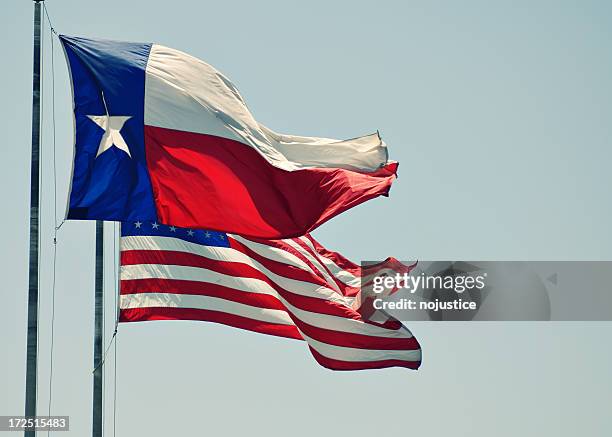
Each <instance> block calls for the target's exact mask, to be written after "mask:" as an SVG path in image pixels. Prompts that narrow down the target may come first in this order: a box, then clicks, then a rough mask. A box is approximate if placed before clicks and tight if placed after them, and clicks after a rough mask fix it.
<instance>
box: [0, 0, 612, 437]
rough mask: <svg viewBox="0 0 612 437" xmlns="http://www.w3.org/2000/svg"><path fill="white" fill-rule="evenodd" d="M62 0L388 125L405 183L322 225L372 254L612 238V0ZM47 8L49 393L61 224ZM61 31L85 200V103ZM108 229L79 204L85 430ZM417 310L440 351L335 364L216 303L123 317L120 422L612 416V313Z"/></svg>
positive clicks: (544, 427) (4, 362)
mask: <svg viewBox="0 0 612 437" xmlns="http://www.w3.org/2000/svg"><path fill="white" fill-rule="evenodd" d="M5 3H6V4H5V6H4V13H3V14H2V16H1V18H0V21H1V23H0V24H1V26H0V47H1V48H2V52H3V53H4V56H3V63H2V70H1V72H0V77H1V78H2V80H1V81H0V87H1V88H0V92H1V94H0V95H1V96H2V98H3V101H2V104H1V105H0V119H1V120H2V137H3V140H4V144H3V146H2V150H3V154H2V156H3V158H2V160H1V165H2V171H0V196H1V198H3V199H4V205H5V208H4V214H3V216H2V219H1V221H0V223H1V225H2V229H3V231H4V234H3V244H2V247H1V248H0V261H1V265H2V273H3V275H2V276H3V280H2V286H0V290H1V293H2V298H3V305H2V306H0V332H1V333H2V334H0V350H1V351H2V355H1V360H0V415H4V414H22V412H23V399H24V398H23V386H24V379H25V376H24V358H25V329H26V325H25V317H26V291H27V290H26V289H27V253H28V252H27V249H28V227H27V226H28V205H29V159H30V157H29V150H30V112H31V109H30V104H31V62H32V60H31V57H32V47H31V44H32V36H31V33H32V9H33V8H32V2H30V1H25V0H21V1H16V0H11V1H10V2H5ZM47 3H48V8H49V11H50V13H51V16H52V18H53V20H54V24H55V27H56V28H57V30H58V31H59V32H61V33H66V34H72V35H82V36H90V37H100V38H112V39H122V40H134V41H147V42H157V43H160V44H164V45H167V46H171V47H174V48H177V49H180V50H183V51H186V52H188V53H190V54H193V55H195V56H197V57H200V58H202V59H204V60H206V61H207V62H209V63H211V64H212V65H214V66H215V67H217V68H218V69H220V70H221V71H223V72H224V73H225V74H226V75H227V76H229V77H230V78H231V79H232V80H233V81H234V82H235V83H236V84H237V86H238V87H239V89H240V90H241V92H242V94H243V96H244V97H245V99H246V100H247V103H248V104H249V106H250V108H251V110H252V112H253V113H254V115H255V116H256V117H257V118H258V120H260V121H261V122H263V123H264V124H266V125H268V126H270V127H271V128H273V129H275V130H277V131H279V132H287V133H292V134H303V135H319V136H331V137H338V138H340V137H353V136H356V135H360V134H364V133H369V132H372V131H374V130H376V129H379V130H380V132H381V134H382V136H383V138H384V139H385V141H386V142H387V144H388V145H389V149H390V155H391V157H392V158H393V159H395V160H398V161H400V163H401V165H400V178H399V180H398V181H397V183H396V184H395V185H394V187H393V189H392V192H391V197H390V198H388V199H376V200H374V201H371V202H369V203H368V204H366V205H362V206H360V207H358V208H355V209H353V210H351V211H349V212H348V213H345V214H344V215H342V216H340V217H337V218H335V219H334V220H332V221H330V222H329V223H327V224H325V225H324V226H323V227H322V228H321V229H319V230H318V231H317V232H316V236H317V238H318V239H319V240H320V241H321V242H322V243H323V244H325V245H326V246H328V247H330V248H332V249H335V250H338V251H341V252H342V253H344V254H345V255H347V256H349V257H351V258H353V259H355V260H359V259H376V258H383V257H385V256H387V255H394V256H396V257H398V258H403V259H414V258H419V259H465V260H471V259H487V260H513V259H517V260H538V259H541V260H547V259H551V260H611V259H612V231H610V223H612V208H611V205H610V195H609V192H610V185H611V182H612V176H611V172H610V162H612V136H611V134H610V120H611V119H612V46H611V43H610V41H612V5H611V4H610V3H609V2H605V1H600V2H596V1H580V2H579V1H574V2H569V1H496V2H489V1H468V2H453V1H433V2H416V1H406V2H399V1H378V2H348V1H346V2H340V1H337V2H330V1H327V2H326V1H309V2H299V3H298V2H286V1H285V2H281V1H277V2H271V1H270V2H269V1H264V2H246V1H244V2H242V1H235V2H231V3H227V2H225V3H223V2H206V1H202V2H194V1H190V0H175V1H172V2H151V1H149V2H144V1H141V2H126V1H119V0H107V1H104V2H102V3H100V2H82V1H76V0H73V1H59V0H48V2H47ZM46 30H47V33H46V35H45V37H46V43H47V44H46V49H47V52H46V53H47V56H46V62H47V64H46V73H47V75H46V76H45V80H46V84H47V92H46V94H45V98H46V100H45V110H46V112H45V117H46V118H45V122H44V144H43V162H44V168H43V188H42V190H43V193H42V195H43V211H42V224H41V226H42V234H43V239H42V246H41V247H42V260H43V262H42V271H41V281H42V283H41V337H40V342H41V348H40V360H41V362H40V382H41V386H40V392H39V411H40V412H41V413H43V412H46V411H47V401H48V390H47V385H48V374H49V347H48V345H49V339H50V336H49V326H50V319H49V316H50V313H51V306H50V283H51V282H50V281H51V258H50V255H51V249H52V244H51V239H50V236H51V234H52V228H53V212H52V211H53V207H52V202H53V197H52V194H53V184H52V176H51V170H52V167H51V151H52V142H51V132H52V130H51V124H50V114H51V112H50V109H51V108H50V101H51V100H50V96H51V94H50V88H49V85H50V83H51V82H50V74H48V73H50V59H51V58H50V56H49V55H50V51H49V49H50V46H49V44H48V43H49V35H48V28H46ZM55 48H56V52H55V54H56V58H55V61H56V93H57V96H56V108H57V151H58V193H59V197H58V208H59V211H63V209H64V204H65V198H66V190H67V186H68V178H69V169H70V158H71V147H72V120H71V113H70V111H71V106H70V92H69V84H68V78H67V70H66V66H65V62H64V59H63V55H62V54H61V52H60V51H59V50H58V46H57V44H56V47H55ZM108 229H109V230H110V229H111V228H110V227H109V228H108ZM107 242H108V245H107V248H109V249H110V248H111V247H112V243H111V239H110V236H109V238H108V239H107ZM93 250H94V226H93V223H85V222H82V223H75V222H71V223H67V224H65V225H64V227H62V229H61V231H60V234H59V243H58V255H59V257H58V268H57V292H56V293H57V294H56V330H55V361H54V379H53V384H54V391H53V404H52V406H53V409H52V412H53V413H55V414H61V415H70V416H71V425H72V431H71V432H70V433H67V434H66V435H73V436H85V435H87V434H88V433H89V432H90V420H91V419H90V417H91V370H92V318H93V291H92V287H93V268H94V263H93ZM108 252H109V257H108V261H109V268H108V271H107V276H106V278H107V283H108V284H109V286H108V292H109V295H108V296H109V299H108V308H109V309H110V308H112V305H113V303H112V295H111V293H112V291H111V284H112V278H113V271H112V268H111V266H110V262H111V260H112V256H111V254H110V250H109V251H108ZM576 293H577V295H579V293H580V290H576ZM109 322H110V318H109ZM109 325H110V323H109ZM409 327H410V328H411V329H412V330H413V332H414V334H415V335H416V336H417V337H418V338H419V339H420V341H421V343H422V345H423V352H424V362H423V366H422V369H421V370H419V371H418V372H411V371H408V370H405V369H388V370H380V371H367V372H353V373H339V372H336V373H334V372H331V371H328V370H326V369H323V368H321V367H320V366H319V365H318V364H317V363H316V362H315V361H314V360H313V359H312V358H311V356H310V354H309V352H308V350H307V348H306V346H305V344H302V343H300V342H295V341H289V340H283V339H277V338H273V337H268V336H263V335H259V334H253V333H249V332H245V331H240V330H236V329H231V328H228V327H225V326H218V325H212V324H204V323H190V322H156V323H142V324H132V325H127V326H124V325H122V326H120V329H119V352H118V357H117V362H118V381H117V382H118V392H117V396H118V400H117V435H119V436H126V437H127V436H135V435H147V436H154V437H158V436H159V437H161V436H164V437H165V436H168V435H181V434H182V433H184V434H189V435H252V436H259V435H272V436H274V435H287V434H291V435H297V436H302V435H304V436H306V435H333V434H336V435H347V434H349V433H351V434H352V435H373V434H375V433H376V434H389V435H391V434H401V435H408V434H411V435H426V436H430V435H431V436H438V435H453V436H457V435H459V436H463V435H466V436H467V435H469V436H489V435H497V436H516V435H521V436H542V435H551V436H552V435H554V436H570V435H576V434H580V435H584V436H605V435H610V433H612V423H611V421H612V419H611V418H610V414H609V413H610V411H609V409H610V405H611V404H612V394H611V393H612V376H611V374H610V368H611V366H612V352H611V351H610V347H609V343H610V336H611V334H612V325H611V324H609V323H552V322H551V323H484V322H482V323H471V324H460V323H443V324H435V323H413V324H411V325H410V326H409ZM107 328H108V329H107V331H108V332H107V334H110V332H111V331H112V328H111V327H109V326H107ZM108 338H109V335H107V339H108ZM109 359H110V361H111V363H112V361H113V359H114V356H113V354H112V353H111V354H110V355H109ZM108 370H109V373H108V374H107V376H108V377H109V378H108V382H109V385H108V389H107V392H106V395H107V401H108V402H107V419H108V420H107V424H109V425H110V424H111V423H112V420H111V419H112V417H111V416H112V399H111V398H112V379H111V376H112V371H111V370H112V365H111V366H109V369H108ZM194 429H197V430H198V431H195V432H194ZM200 430H201V431H200ZM110 431H111V430H110V427H109V429H107V435H109V436H110V435H112V433H110Z"/></svg>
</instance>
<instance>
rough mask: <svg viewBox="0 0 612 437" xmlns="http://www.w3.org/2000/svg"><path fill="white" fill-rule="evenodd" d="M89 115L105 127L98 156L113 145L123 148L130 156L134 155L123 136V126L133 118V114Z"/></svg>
mask: <svg viewBox="0 0 612 437" xmlns="http://www.w3.org/2000/svg"><path fill="white" fill-rule="evenodd" d="M87 117H89V119H90V120H91V121H93V122H94V123H95V124H97V125H98V126H100V127H101V128H102V129H104V135H103V136H102V139H101V140H100V146H99V147H98V153H97V154H96V158H97V157H98V156H100V154H101V153H103V152H105V151H106V150H108V149H110V148H111V147H113V146H115V147H116V148H118V149H121V150H123V151H124V152H125V153H127V154H128V156H129V157H130V158H131V157H132V154H131V153H130V149H129V147H128V145H127V143H126V142H125V140H124V139H123V137H122V136H121V128H123V125H124V124H125V122H126V121H128V120H129V119H130V118H132V117H131V116H109V115H88V116H87Z"/></svg>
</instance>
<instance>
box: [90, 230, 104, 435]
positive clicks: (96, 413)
mask: <svg viewBox="0 0 612 437" xmlns="http://www.w3.org/2000/svg"><path fill="white" fill-rule="evenodd" d="M103 288H104V222H103V221H101V220H98V221H96V284H95V291H94V295H95V299H94V300H95V303H94V306H95V318H94V326H95V329H94V369H95V370H94V375H93V402H92V408H93V422H92V429H91V435H92V437H102V419H103V418H102V401H103V399H102V383H103V381H102V379H103V375H104V373H103V368H104V363H102V359H103V358H102V331H103V329H104V290H103Z"/></svg>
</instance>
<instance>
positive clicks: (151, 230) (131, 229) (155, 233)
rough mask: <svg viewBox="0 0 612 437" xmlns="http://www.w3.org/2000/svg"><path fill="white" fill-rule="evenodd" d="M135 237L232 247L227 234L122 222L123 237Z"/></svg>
mask: <svg viewBox="0 0 612 437" xmlns="http://www.w3.org/2000/svg"><path fill="white" fill-rule="evenodd" d="M134 235H139V236H151V237H172V238H179V239H181V240H185V241H188V242H190V243H196V244H202V245H204V246H216V247H229V246H230V244H229V240H228V238H227V234H226V233H225V232H217V231H207V230H201V229H186V228H179V227H178V226H166V225H162V224H159V223H157V222H141V221H135V222H122V223H121V236H122V237H130V236H134Z"/></svg>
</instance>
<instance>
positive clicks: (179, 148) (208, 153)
mask: <svg viewBox="0 0 612 437" xmlns="http://www.w3.org/2000/svg"><path fill="white" fill-rule="evenodd" d="M145 148H146V156H147V166H148V169H149V174H150V178H151V184H152V187H153V195H154V199H155V204H156V206H157V212H158V216H159V219H160V220H161V222H163V223H172V224H174V225H176V226H180V227H188V228H197V227H199V226H198V223H201V221H202V220H201V218H202V217H207V218H208V220H207V223H209V226H208V227H209V228H210V229H213V230H220V231H223V230H227V229H231V230H232V231H233V232H235V233H237V234H242V235H245V236H257V237H261V238H270V239H273V238H289V237H297V236H300V235H304V234H306V233H308V232H309V231H311V230H312V229H314V228H316V227H317V226H319V225H320V224H322V223H324V222H326V221H327V220H329V219H330V218H332V217H334V216H335V215H337V214H340V213H341V212H343V211H345V210H347V209H349V208H351V207H353V206H355V205H358V204H360V203H363V202H365V201H367V200H369V199H372V198H374V197H377V196H380V195H383V196H386V195H387V194H388V192H389V189H390V187H391V184H392V182H393V181H394V180H395V178H396V172H397V166H398V164H397V163H389V164H387V165H386V166H384V167H382V168H380V169H378V170H376V171H374V172H370V173H361V172H357V171H351V170H345V169H338V168H306V169H299V170H294V171H286V170H282V169H279V168H277V167H274V166H273V165H272V164H270V163H269V162H268V161H267V160H266V159H264V158H263V157H262V156H261V155H260V154H259V153H258V152H257V151H255V150H254V149H253V148H251V147H249V146H246V145H244V144H241V143H239V142H237V141H234V140H230V139H226V138H220V137H216V136H211V135H204V134H198V133H193V132H183V131H179V130H173V129H165V128H160V127H153V126H145ZM220 205H223V208H220V207H219V206H220Z"/></svg>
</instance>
